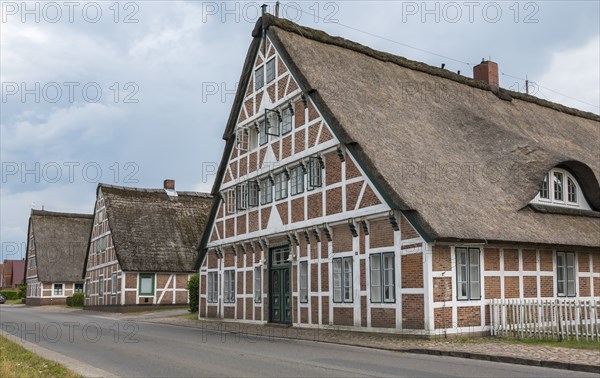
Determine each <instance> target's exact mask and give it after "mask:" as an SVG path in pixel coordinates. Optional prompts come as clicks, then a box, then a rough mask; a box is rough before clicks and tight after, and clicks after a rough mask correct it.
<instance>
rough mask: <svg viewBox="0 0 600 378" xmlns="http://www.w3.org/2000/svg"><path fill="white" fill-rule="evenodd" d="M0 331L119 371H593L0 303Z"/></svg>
mask: <svg viewBox="0 0 600 378" xmlns="http://www.w3.org/2000/svg"><path fill="white" fill-rule="evenodd" d="M0 325H1V327H2V330H4V331H6V332H8V333H10V334H13V335H16V336H18V337H21V338H24V339H26V340H27V341H30V342H34V343H36V344H38V345H39V346H41V347H43V348H47V349H50V350H52V351H54V352H57V353H60V354H63V355H66V356H69V357H71V358H72V359H75V360H79V361H82V362H84V363H87V364H89V365H92V366H94V367H96V368H99V369H103V370H105V371H108V372H110V373H112V374H115V375H118V376H127V377H132V376H151V377H175V376H177V377H183V376H186V377H188V376H211V377H212V376H236V377H238V376H261V377H271V376H272V377H287V376H289V377H313V376H314V377H323V376H327V377H332V376H335V377H341V376H343V377H354V376H392V377H414V376H419V377H565V376H569V377H577V376H581V377H586V376H589V377H592V376H594V377H595V375H593V374H586V373H579V372H572V371H565V370H555V369H549V368H540V367H533V366H522V365H511V364H503V363H497V362H489V361H478V360H469V359H461V358H454V357H442V356H429V355H417V354H407V353H396V352H388V351H380V350H376V349H369V348H360V347H351V346H343V345H334V344H326V343H319V342H311V341H299V340H289V339H276V338H270V337H256V336H250V335H248V336H245V337H244V336H242V337H239V336H238V337H236V336H234V335H233V334H221V333H219V332H215V331H211V330H204V331H203V330H201V329H195V328H189V327H181V326H173V325H164V324H156V323H144V322H143V321H139V320H136V321H127V320H124V319H121V320H119V319H117V318H111V317H108V316H105V315H104V316H103V315H102V314H98V315H96V314H89V312H80V311H75V312H58V311H49V310H47V309H44V310H40V309H36V308H32V307H8V306H0Z"/></svg>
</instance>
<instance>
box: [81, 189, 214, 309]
mask: <svg viewBox="0 0 600 378" xmlns="http://www.w3.org/2000/svg"><path fill="white" fill-rule="evenodd" d="M211 204H212V197H211V196H210V195H209V194H205V193H196V192H177V191H175V182H174V181H173V180H165V186H164V189H138V188H127V187H121V186H112V185H105V184H99V185H98V188H97V190H96V205H95V208H94V225H93V228H92V232H91V235H90V239H89V246H88V252H87V257H86V261H85V265H84V272H83V277H84V278H85V285H86V290H85V306H86V307H90V308H97V309H103V308H107V307H108V306H110V307H112V308H113V309H114V307H115V306H119V307H121V308H122V309H125V308H126V307H122V306H135V305H185V304H187V303H188V291H187V283H188V279H189V277H190V275H191V274H193V273H194V263H195V261H196V260H197V258H198V247H199V245H200V240H201V237H202V232H203V230H204V226H205V224H206V221H207V220H208V214H209V212H210V206H211ZM79 274H80V275H81V271H80V272H79Z"/></svg>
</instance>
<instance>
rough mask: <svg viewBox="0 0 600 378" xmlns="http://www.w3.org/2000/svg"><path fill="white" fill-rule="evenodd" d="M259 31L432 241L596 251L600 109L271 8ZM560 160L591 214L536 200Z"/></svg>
mask: <svg viewBox="0 0 600 378" xmlns="http://www.w3.org/2000/svg"><path fill="white" fill-rule="evenodd" d="M263 25H264V26H263ZM262 27H264V28H265V29H267V30H268V35H269V37H270V38H271V39H272V40H273V42H274V44H275V46H276V48H277V50H278V51H279V52H280V53H281V55H282V56H283V58H285V61H286V64H288V65H289V66H290V67H291V69H292V71H293V74H294V76H295V77H296V78H298V80H299V85H300V88H301V89H302V90H303V92H304V93H309V94H310V96H311V98H312V99H314V101H315V103H316V104H317V106H318V108H319V109H320V110H321V111H322V112H323V114H324V116H325V118H326V120H327V122H328V124H329V125H330V126H331V127H332V129H333V131H334V133H335V136H336V137H337V138H338V139H339V140H340V142H341V143H343V144H344V145H345V146H346V147H347V148H348V149H349V150H350V151H351V152H353V153H354V154H355V156H357V157H358V158H359V159H360V160H361V165H363V166H364V167H367V168H368V169H367V173H368V175H369V176H370V178H371V179H372V180H373V182H374V183H375V184H376V185H377V187H378V189H379V191H380V192H381V193H382V195H384V196H385V197H386V202H388V204H389V205H390V206H391V207H392V208H393V209H396V210H399V211H402V212H403V214H404V215H405V216H406V217H407V218H408V219H410V220H411V223H413V226H414V227H415V228H416V229H418V230H419V232H420V233H421V234H422V235H423V236H424V237H425V238H426V240H438V241H443V240H447V241H457V240H460V241H474V242H493V241H509V242H526V243H545V244H550V245H573V246H600V218H599V216H600V213H599V212H598V211H599V210H600V185H599V178H600V143H599V138H600V117H599V116H598V115H595V114H592V113H587V112H583V111H580V110H576V109H572V108H568V107H566V106H563V105H560V104H555V103H551V102H548V101H545V100H542V99H539V98H536V97H533V96H529V95H526V94H523V93H517V92H513V91H508V90H505V89H502V88H495V87H491V86H490V85H488V84H487V83H485V82H483V81H479V80H474V79H471V78H468V77H465V76H461V75H458V74H456V73H453V72H450V71H447V70H444V69H441V68H436V67H432V66H429V65H426V64H424V63H420V62H415V61H410V60H408V59H405V58H402V57H399V56H395V55H392V54H388V53H384V52H381V51H376V50H373V49H371V48H369V47H366V46H363V45H360V44H358V43H355V42H351V41H348V40H346V39H343V38H340V37H333V36H330V35H328V34H326V33H324V32H323V31H320V30H314V29H310V28H307V27H303V26H300V25H297V24H295V23H292V22H290V21H287V20H283V19H279V18H276V17H273V16H271V15H269V14H267V15H265V16H264V20H262V21H259V22H257V25H256V28H255V30H254V32H253V36H254V37H260V35H262V29H261V28H262ZM258 41H259V38H254V41H253V43H252V45H251V46H250V49H249V52H248V55H247V58H246V62H245V65H244V70H243V73H242V76H241V78H240V83H247V82H248V80H249V78H250V76H251V74H252V72H253V62H254V56H255V54H256V51H257V49H258V48H259V47H260V46H259V45H258ZM243 96H244V93H243V92H242V91H238V96H237V97H236V100H235V101H234V105H233V109H232V112H231V116H230V119H229V121H228V125H227V128H226V131H225V133H224V139H226V140H227V142H228V144H227V147H226V149H225V155H224V156H227V154H228V153H229V151H230V149H231V146H232V145H233V141H234V139H235V138H234V137H233V134H232V133H233V131H234V128H235V125H236V121H237V118H236V117H237V114H238V111H239V109H240V107H241V106H242V105H243V103H242V101H241V100H242V99H243ZM226 162H227V159H223V160H222V166H221V167H220V170H219V176H218V177H217V179H216V181H215V182H216V185H215V188H214V189H213V195H215V194H216V191H218V183H219V182H220V181H221V178H222V177H223V176H222V175H223V172H224V170H225V169H226V166H224V164H226ZM556 166H562V167H565V168H567V169H568V170H570V171H571V172H573V173H574V174H575V175H576V176H577V177H578V179H579V180H580V184H581V187H582V190H583V193H584V196H585V198H586V200H587V202H588V203H589V204H590V206H591V207H592V210H593V211H583V210H573V211H565V210H563V209H553V208H546V207H544V206H531V205H529V203H530V201H531V200H532V199H533V198H534V197H535V196H536V194H537V193H538V191H539V190H540V187H541V185H542V182H543V180H544V176H545V175H546V173H547V172H548V171H549V170H550V169H551V168H553V167H556Z"/></svg>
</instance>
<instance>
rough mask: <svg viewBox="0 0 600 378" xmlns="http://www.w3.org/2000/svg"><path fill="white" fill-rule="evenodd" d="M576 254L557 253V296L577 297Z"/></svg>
mask: <svg viewBox="0 0 600 378" xmlns="http://www.w3.org/2000/svg"><path fill="white" fill-rule="evenodd" d="M576 271H577V270H576V269H575V253H574V252H556V294H557V295H558V296H559V297H574V296H575V280H576V277H575V272H576Z"/></svg>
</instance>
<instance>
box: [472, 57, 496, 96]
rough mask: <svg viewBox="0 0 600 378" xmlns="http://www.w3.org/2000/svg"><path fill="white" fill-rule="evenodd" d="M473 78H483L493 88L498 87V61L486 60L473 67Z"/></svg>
mask: <svg viewBox="0 0 600 378" xmlns="http://www.w3.org/2000/svg"><path fill="white" fill-rule="evenodd" d="M473 79H475V80H483V81H485V82H486V83H488V85H489V86H490V87H492V88H493V89H498V87H500V82H499V80H498V63H495V62H492V61H491V60H486V61H483V62H481V63H479V64H478V65H476V66H475V67H473Z"/></svg>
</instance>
